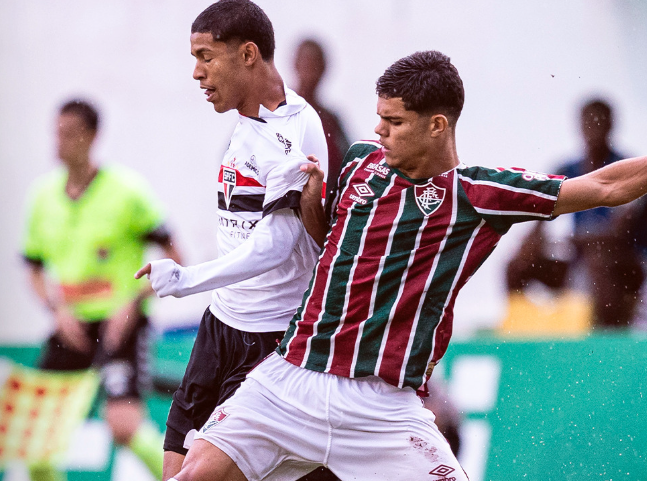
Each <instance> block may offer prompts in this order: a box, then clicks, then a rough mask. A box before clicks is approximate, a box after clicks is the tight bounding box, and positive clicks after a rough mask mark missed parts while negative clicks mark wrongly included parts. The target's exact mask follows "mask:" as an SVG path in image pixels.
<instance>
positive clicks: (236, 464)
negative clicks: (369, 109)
mask: <svg viewBox="0 0 647 481" xmlns="http://www.w3.org/2000/svg"><path fill="white" fill-rule="evenodd" d="M377 93H378V101H377V113H378V115H379V117H380V120H379V123H378V125H377V127H376V129H375V132H376V133H377V134H378V136H379V143H377V142H365V143H357V144H355V145H354V146H352V147H351V149H350V150H349V152H348V154H347V155H346V158H345V163H344V165H343V166H342V170H341V174H340V188H339V191H338V192H339V194H338V205H337V209H336V220H335V222H334V224H333V226H332V228H331V230H330V233H329V234H328V237H327V240H326V244H325V247H324V252H323V253H322V255H321V257H320V259H319V261H318V264H317V266H316V267H315V272H314V277H313V280H312V281H311V284H310V287H309V289H308V291H307V292H306V294H305V296H304V300H303V302H302V305H301V308H300V309H299V311H298V312H297V314H296V315H295V317H294V318H293V320H292V322H291V323H290V327H289V328H288V331H287V333H286V336H285V337H284V339H283V341H282V342H281V346H280V347H279V349H278V350H277V351H278V352H277V353H274V354H272V355H271V356H269V357H268V358H267V359H266V360H264V361H263V362H262V363H261V364H260V365H259V366H258V367H256V368H255V369H254V370H253V371H251V372H250V374H249V375H248V376H247V379H246V380H245V382H243V384H242V385H241V387H240V389H238V391H237V392H236V394H234V396H232V397H231V398H230V399H228V400H227V401H225V402H224V403H223V404H222V405H221V406H220V407H219V408H218V409H217V411H216V412H215V413H214V415H213V416H212V418H211V420H210V422H209V423H207V425H206V426H205V429H204V430H202V431H201V432H200V434H199V435H198V436H197V438H198V439H197V440H196V441H195V443H194V444H193V446H192V449H191V450H190V451H189V454H188V456H187V458H186V461H185V463H184V467H183V469H182V471H181V472H180V473H179V474H178V475H177V476H176V479H177V480H178V481H189V480H190V481H207V480H209V481H215V480H228V481H232V480H233V481H242V480H250V481H252V480H253V481H255V480H260V479H263V480H279V479H281V480H283V479H296V478H298V477H299V476H301V475H302V474H304V473H306V472H308V471H309V470H311V469H312V468H313V467H314V466H320V465H323V466H327V467H329V468H330V470H331V471H332V472H333V473H335V474H336V475H337V476H338V477H339V478H340V479H343V480H351V479H355V480H390V481H392V480H407V481H409V480H429V481H441V480H442V481H449V480H451V481H465V480H467V476H466V475H465V473H464V472H463V470H462V469H461V467H460V465H459V464H458V461H457V460H456V458H455V457H454V455H453V454H452V452H451V449H450V447H449V444H448V443H447V442H446V441H445V440H444V439H443V438H442V436H441V435H440V433H439V432H438V429H437V428H436V426H435V424H434V416H433V414H432V413H431V412H430V411H429V410H427V409H424V408H423V405H422V403H421V402H420V400H419V398H418V397H417V394H416V390H417V389H419V388H421V387H422V386H424V385H425V383H426V381H427V380H428V378H429V376H430V375H431V373H432V370H433V367H434V365H435V364H436V363H437V362H438V361H439V360H440V358H441V357H442V355H443V354H444V352H445V349H446V348H447V344H448V342H449V338H450V337H451V331H452V330H451V325H452V318H453V314H452V309H453V305H454V301H455V299H456V295H457V293H458V290H459V289H460V287H461V286H462V285H464V284H465V282H467V280H468V279H469V278H470V276H471V275H472V274H473V273H474V272H475V271H476V269H477V268H478V267H479V266H480V265H481V263H482V262H483V261H484V260H485V258H487V256H488V255H489V254H490V253H491V251H492V250H493V248H494V247H495V246H496V243H497V241H498V239H499V238H500V236H501V235H503V234H504V233H505V232H507V231H508V229H509V228H510V226H511V225H512V224H513V223H515V222H520V221H524V220H529V219H546V220H548V219H551V218H553V217H555V216H558V215H560V214H565V213H569V212H575V211H579V210H585V209H590V208H593V207H597V206H616V205H620V204H623V203H626V202H629V201H631V200H634V199H636V198H638V197H640V196H641V195H643V194H645V193H647V157H640V158H633V159H627V160H622V161H618V162H616V163H614V164H612V165H609V166H607V167H604V168H602V169H600V170H597V171H594V172H591V173H589V174H586V175H584V176H581V177H576V178H573V179H566V180H565V179H564V177H560V176H550V175H544V174H538V173H535V172H530V171H524V170H519V169H489V168H485V167H468V166H466V165H464V164H462V163H461V162H460V161H459V159H458V155H457V151H456V143H455V128H456V122H457V120H458V117H459V115H460V112H461V110H462V106H463V99H464V91H463V84H462V81H461V79H460V76H459V75H458V71H457V70H456V68H455V67H454V66H453V65H452V64H451V62H450V60H449V58H448V57H446V56H445V55H443V54H441V53H439V52H435V51H429V52H417V53H415V54H413V55H410V56H408V57H405V58H403V59H400V60H398V61H397V62H395V63H394V64H393V65H392V66H391V67H389V68H388V69H387V70H386V71H385V73H384V74H383V75H382V76H381V77H380V78H379V80H378V82H377ZM308 189H309V188H308ZM315 190H317V189H316V188H315ZM304 192H305V191H304ZM303 197H304V198H306V197H307V198H308V199H310V198H311V191H309V192H308V195H305V194H304V196H303Z"/></svg>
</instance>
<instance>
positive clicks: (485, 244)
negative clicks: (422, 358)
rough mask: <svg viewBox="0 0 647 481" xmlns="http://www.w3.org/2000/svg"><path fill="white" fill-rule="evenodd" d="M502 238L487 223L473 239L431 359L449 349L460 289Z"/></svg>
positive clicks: (438, 357) (436, 333)
mask: <svg viewBox="0 0 647 481" xmlns="http://www.w3.org/2000/svg"><path fill="white" fill-rule="evenodd" d="M500 239H501V235H500V234H498V233H497V232H496V231H495V230H494V229H493V228H492V227H490V225H489V224H487V223H485V224H483V226H482V227H481V229H480V230H479V232H478V233H477V234H476V237H475V238H474V240H473V241H472V245H471V247H470V249H469V251H468V252H467V253H466V255H467V258H466V259H465V263H464V265H463V268H462V271H461V273H460V276H459V278H458V281H457V282H456V285H455V286H454V288H453V291H452V292H451V297H450V299H449V302H448V303H447V306H446V307H445V311H444V313H443V316H442V318H441V320H440V322H439V323H438V327H437V328H436V332H435V335H434V350H433V352H432V355H431V361H433V362H438V361H439V360H440V358H442V357H443V356H444V355H445V352H446V351H447V346H448V345H449V340H450V338H451V337H452V329H453V323H454V304H455V302H456V297H457V296H458V293H459V291H460V290H461V289H462V288H463V286H464V285H465V283H467V281H468V280H469V279H470V277H471V276H472V274H474V272H475V271H476V270H477V269H478V268H479V266H480V265H481V263H482V262H483V259H485V258H486V257H487V256H488V255H490V253H491V252H492V250H493V249H494V248H495V247H496V245H497V243H498V242H499V240H500Z"/></svg>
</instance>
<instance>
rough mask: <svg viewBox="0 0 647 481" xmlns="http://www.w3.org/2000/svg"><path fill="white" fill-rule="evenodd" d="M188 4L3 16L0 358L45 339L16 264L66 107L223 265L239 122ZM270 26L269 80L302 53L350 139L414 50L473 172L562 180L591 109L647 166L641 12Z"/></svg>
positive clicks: (391, 0) (471, 2)
mask: <svg viewBox="0 0 647 481" xmlns="http://www.w3.org/2000/svg"><path fill="white" fill-rule="evenodd" d="M209 3H210V2H209V0H207V1H198V0H186V1H182V2H179V1H171V0H156V1H153V0H136V1H132V0H106V1H103V2H88V1H84V0H58V1H56V2H49V1H46V0H21V1H17V0H16V1H13V0H1V1H0V202H1V205H2V207H1V209H0V229H1V232H2V235H1V236H0V269H1V272H2V275H1V276H0V309H1V311H0V342H7V341H12V342H23V341H24V342H32V341H37V340H39V339H41V338H43V337H44V336H45V335H46V334H47V332H48V329H49V319H48V316H47V314H46V312H45V311H44V310H43V309H42V308H41V307H40V306H39V304H38V302H37V300H36V298H35V297H34V296H33V295H32V294H31V293H30V291H29V289H28V284H27V278H26V276H25V272H24V268H23V265H22V262H21V260H20V257H19V252H20V249H21V236H22V229H23V222H24V221H23V217H24V211H25V197H26V192H27V189H28V187H29V185H30V183H31V182H32V181H33V179H34V178H35V177H36V176H38V175H40V174H43V173H45V172H46V171H48V170H49V169H51V168H52V167H53V166H54V165H55V164H56V159H55V157H54V149H53V145H54V137H53V127H54V125H53V121H54V118H55V114H56V109H57V107H58V106H59V105H60V103H61V102H62V101H63V100H65V99H67V98H69V97H71V96H78V95H82V96H87V97H90V98H92V99H94V100H95V101H96V102H97V103H98V104H99V105H100V107H101V110H102V114H103V121H104V122H103V129H102V133H101V136H100V139H99V144H98V146H97V149H96V158H97V159H99V160H100V161H105V162H119V163H122V164H125V165H128V166H130V167H132V168H134V169H136V170H138V171H139V172H141V173H143V174H144V175H145V176H146V177H147V178H148V179H149V181H150V183H151V184H152V186H153V188H154V189H155V191H156V192H157V193H158V195H159V197H160V198H161V199H162V201H163V202H164V204H165V205H166V207H167V209H168V214H169V219H170V224H171V226H172V227H173V229H174V231H175V232H176V237H177V238H178V241H179V244H180V246H181V248H182V249H183V251H184V252H185V257H186V258H187V260H188V262H189V263H197V262H200V261H203V260H207V259H209V258H211V257H213V256H214V255H215V249H216V246H215V237H214V233H215V214H214V213H215V200H216V196H215V193H214V185H215V176H216V173H217V169H218V162H219V157H220V155H221V153H222V152H223V151H224V149H225V148H226V145H227V141H228V136H229V134H230V132H231V130H232V129H233V125H234V122H235V121H236V115H235V114H233V113H228V114H224V115H217V114H215V113H214V111H213V109H212V108H211V106H210V105H209V104H207V103H206V102H205V101H204V96H203V94H202V92H201V91H200V90H199V88H198V83H197V82H196V81H195V80H193V79H192V78H191V73H192V68H193V59H192V57H191V56H190V54H189V33H190V25H191V22H192V21H193V19H194V18H195V16H196V15H197V14H198V13H200V11H202V10H203V9H204V8H205V7H206V6H208V4H209ZM258 3H259V4H260V5H261V6H262V7H263V8H264V9H265V11H266V12H267V14H268V15H269V17H270V19H271V20H272V22H273V23H274V28H275V30H276V39H277V52H276V62H277V65H278V67H279V70H280V71H281V72H282V74H283V75H284V78H285V79H286V81H287V82H288V84H291V83H292V82H293V78H294V77H293V73H292V56H293V51H294V48H295V47H296V45H297V43H298V42H299V40H300V39H301V38H303V37H304V36H314V37H316V38H318V39H320V40H321V41H322V42H323V43H324V45H325V46H326V47H327V49H328V54H329V57H330V68H329V72H328V75H327V78H326V79H325V85H324V87H323V94H324V98H325V100H326V101H327V102H328V104H329V105H330V106H332V107H334V108H335V109H337V110H338V111H339V113H340V114H341V116H342V118H343V121H344V123H345V125H346V128H347V130H348V132H349V134H350V137H351V138H352V139H359V138H364V139H366V138H374V134H373V127H374V125H375V123H376V121H377V117H376V115H375V101H376V98H375V94H374V84H375V80H376V79H377V77H378V76H379V75H380V74H381V73H382V72H383V71H384V69H385V68H386V67H388V66H389V65H390V64H391V63H392V62H393V61H395V60H396V59H398V58H400V57H402V56H405V55H408V54H410V53H412V52H414V51H416V50H426V49H437V50H440V51H442V52H444V53H446V54H448V55H449V56H450V57H451V58H452V60H453V62H454V63H455V65H456V66H457V67H458V69H459V72H460V73H461V76H462V78H463V81H464V83H465V88H466V103H465V109H464V113H463V116H462V118H461V120H460V121H459V124H458V133H457V136H458V151H459V155H460V157H461V159H462V160H463V162H465V163H467V164H483V165H486V166H522V167H527V168H531V169H534V170H540V171H542V170H543V171H551V170H554V169H555V168H556V167H557V165H559V163H560V161H562V160H563V159H564V158H565V157H568V156H570V155H573V154H575V153H576V152H577V150H578V148H579V146H580V144H579V139H578V134H577V126H576V119H577V113H578V112H577V111H578V108H579V105H580V104H581V102H582V101H583V100H584V99H585V98H587V97H588V96H590V95H602V96H605V97H608V98H609V99H610V100H612V102H613V103H614V104H615V106H616V109H617V116H616V118H617V124H616V135H615V142H614V143H615V144H616V145H617V146H618V148H620V149H621V150H623V151H625V152H629V153H635V154H645V153H647V135H646V134H645V133H646V132H647V89H646V88H645V78H647V2H644V1H642V0H616V1H614V0H569V1H568V2H564V1H562V0H546V1H542V2H518V1H514V0H499V1H495V2H480V1H477V0H457V1H452V2H444V1H442V2H441V1H439V0H326V1H323V0H317V1H315V0H281V1H279V0H259V1H258ZM523 232H524V228H523V227H521V226H518V227H516V228H513V230H512V232H511V233H510V234H509V235H508V236H507V237H504V239H503V240H502V242H501V245H500V247H499V249H498V251H495V253H494V254H493V256H492V258H491V259H490V260H488V262H486V264H485V265H484V267H483V268H482V269H481V270H480V271H479V272H478V273H477V274H476V275H475V276H474V279H473V280H472V281H471V283H470V284H468V286H467V287H466V288H465V289H464V291H463V293H462V294H461V295H460V296H459V298H458V302H457V309H456V321H455V324H456V327H455V331H456V333H457V334H459V335H460V334H462V335H468V334H470V333H472V332H473V331H474V330H475V329H477V328H479V327H488V326H492V325H493V324H495V323H496V322H497V320H498V319H500V317H501V315H502V313H503V310H504V308H505V297H504V289H503V268H504V266H505V262H506V260H507V258H508V257H509V256H510V255H511V254H512V253H513V252H514V249H515V244H516V242H517V241H518V239H519V236H520V235H522V233H523ZM207 303H208V295H203V296H198V297H197V298H187V299H183V300H175V299H170V300H163V301H158V303H157V305H156V316H155V317H156V322H157V324H158V325H159V326H167V325H172V324H176V323H183V322H197V320H198V319H199V316H200V315H201V312H202V310H203V309H204V307H205V306H206V305H207Z"/></svg>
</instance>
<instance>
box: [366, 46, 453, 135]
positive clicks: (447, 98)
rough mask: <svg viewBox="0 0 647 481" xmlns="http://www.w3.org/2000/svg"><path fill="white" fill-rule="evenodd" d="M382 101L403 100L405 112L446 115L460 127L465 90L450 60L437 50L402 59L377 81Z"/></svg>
mask: <svg viewBox="0 0 647 481" xmlns="http://www.w3.org/2000/svg"><path fill="white" fill-rule="evenodd" d="M375 90H376V91H377V94H378V95H379V96H380V97H384V98H387V99H390V98H395V97H400V98H402V101H403V102H404V108H405V109H407V110H413V111H414V112H417V113H419V114H439V113H440V114H444V115H446V116H447V119H448V120H449V122H450V125H452V126H454V125H456V121H457V120H458V117H459V116H460V115H461V111H462V110H463V103H464V102H465V90H464V89H463V81H462V80H461V77H460V76H459V75H458V70H457V69H456V67H454V65H452V63H451V62H450V60H449V57H448V56H446V55H443V54H442V53H440V52H437V51H435V50H429V51H426V52H416V53H414V54H412V55H409V56H408V57H404V58H401V59H400V60H398V61H397V62H395V63H394V64H393V65H391V66H390V67H389V68H387V69H386V70H385V72H384V74H382V76H381V77H380V78H379V79H377V84H376V89H375Z"/></svg>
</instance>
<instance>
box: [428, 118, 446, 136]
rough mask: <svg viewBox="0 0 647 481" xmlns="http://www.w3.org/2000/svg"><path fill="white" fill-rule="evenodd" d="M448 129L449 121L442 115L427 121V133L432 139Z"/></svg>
mask: <svg viewBox="0 0 647 481" xmlns="http://www.w3.org/2000/svg"><path fill="white" fill-rule="evenodd" d="M448 127H449V121H448V120H447V117H445V116H444V115H443V114H436V115H432V116H431V118H430V119H429V133H430V134H431V136H432V137H438V136H439V135H442V134H443V133H444V132H445V131H446V130H447V128H448Z"/></svg>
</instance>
